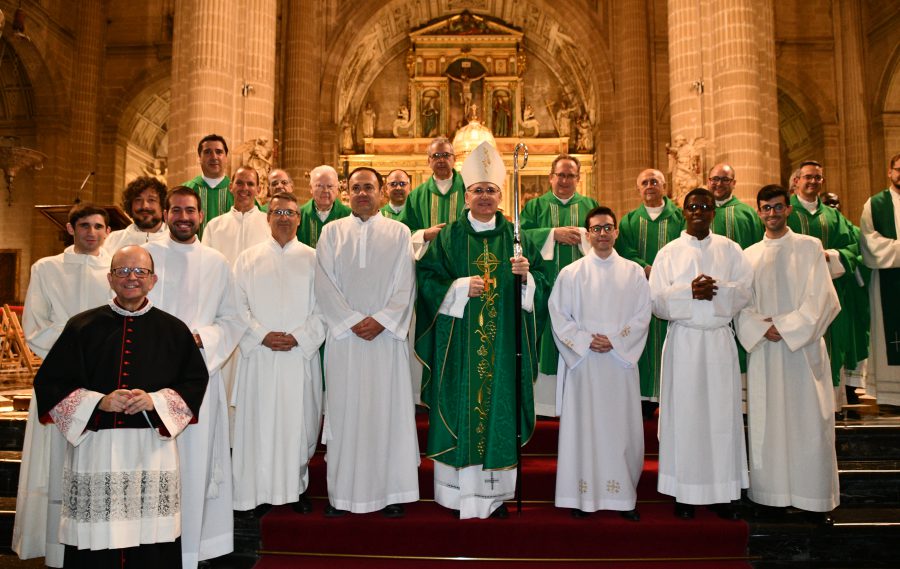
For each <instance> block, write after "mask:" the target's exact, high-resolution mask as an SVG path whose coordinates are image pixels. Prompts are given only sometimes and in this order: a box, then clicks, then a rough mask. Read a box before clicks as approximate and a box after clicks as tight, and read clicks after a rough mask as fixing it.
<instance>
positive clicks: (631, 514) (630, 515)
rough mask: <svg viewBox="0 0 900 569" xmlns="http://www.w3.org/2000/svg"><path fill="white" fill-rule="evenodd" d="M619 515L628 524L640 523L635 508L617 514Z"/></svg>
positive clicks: (639, 517) (638, 514)
mask: <svg viewBox="0 0 900 569" xmlns="http://www.w3.org/2000/svg"><path fill="white" fill-rule="evenodd" d="M619 515H620V516H622V517H623V518H625V519H626V520H628V521H629V522H639V521H641V514H640V512H638V511H637V508H635V509H633V510H628V511H627V512H619Z"/></svg>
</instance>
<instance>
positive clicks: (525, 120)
mask: <svg viewBox="0 0 900 569" xmlns="http://www.w3.org/2000/svg"><path fill="white" fill-rule="evenodd" d="M540 131H541V124H540V123H539V122H538V120H537V118H535V116H534V107H532V106H531V105H530V104H529V105H525V110H524V111H522V129H521V130H520V131H519V136H531V137H534V136H537V135H538V133H539V132H540Z"/></svg>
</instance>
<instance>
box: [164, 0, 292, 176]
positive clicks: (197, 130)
mask: <svg viewBox="0 0 900 569" xmlns="http://www.w3.org/2000/svg"><path fill="white" fill-rule="evenodd" d="M175 6H176V8H175V30H174V37H173V41H172V98H171V111H170V114H169V116H170V125H169V180H170V182H171V184H177V183H181V182H183V181H185V180H189V179H191V178H193V177H194V176H196V175H197V174H198V173H199V168H198V166H197V142H198V141H199V140H200V139H201V138H203V136H205V135H207V134H210V133H216V134H220V135H222V136H224V137H225V140H226V141H227V142H228V148H229V151H230V153H229V158H230V160H229V169H232V168H235V167H236V166H237V165H238V162H239V161H240V156H239V155H238V154H237V152H236V149H237V147H238V146H240V145H241V143H242V142H244V141H245V140H248V139H251V138H255V137H257V136H265V137H267V138H270V139H271V137H272V121H273V117H274V100H275V99H274V93H275V10H276V0H240V1H238V2H219V1H218V0H179V2H177V3H176V4H175Z"/></svg>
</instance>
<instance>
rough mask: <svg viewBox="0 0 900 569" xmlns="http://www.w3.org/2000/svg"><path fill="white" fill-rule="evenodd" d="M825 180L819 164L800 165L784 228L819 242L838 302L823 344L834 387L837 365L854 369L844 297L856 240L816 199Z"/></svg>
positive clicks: (852, 283)
mask: <svg viewBox="0 0 900 569" xmlns="http://www.w3.org/2000/svg"><path fill="white" fill-rule="evenodd" d="M824 182H825V177H824V175H823V169H822V165H821V164H819V163H818V162H814V161H807V162H803V163H801V164H800V171H799V177H798V180H797V184H796V188H797V191H796V193H794V195H792V196H791V206H792V207H793V208H794V211H793V213H791V215H790V216H789V217H788V227H790V228H791V230H792V231H794V232H795V233H802V234H804V235H812V236H813V237H817V238H818V239H819V240H820V241H821V242H822V248H823V249H825V255H826V261H827V263H828V270H829V272H830V274H831V279H832V282H833V283H834V289H835V290H836V291H837V294H838V299H839V300H840V301H841V312H840V314H838V315H837V318H835V319H834V321H833V322H832V323H831V326H829V327H828V332H827V333H826V335H825V345H826V347H827V348H828V356H829V358H830V359H831V378H832V382H833V383H834V386H835V387H837V386H838V385H840V382H841V368H843V367H846V368H847V369H854V368H855V367H856V364H857V362H856V361H850V360H852V359H853V358H854V355H853V350H852V349H848V347H849V346H851V345H852V343H853V326H852V318H853V315H852V314H849V313H848V312H847V306H846V305H847V302H848V300H847V297H848V295H849V294H851V290H852V289H851V287H856V286H859V285H858V284H857V282H856V268H857V266H858V265H859V264H860V251H859V239H858V237H857V235H858V233H857V231H856V228H855V227H854V226H853V224H852V223H850V222H849V221H848V220H847V218H846V217H844V216H843V214H841V212H839V211H838V210H836V209H834V208H830V207H828V206H826V205H824V204H823V203H822V201H821V200H820V199H819V192H821V190H822V185H823V183H824Z"/></svg>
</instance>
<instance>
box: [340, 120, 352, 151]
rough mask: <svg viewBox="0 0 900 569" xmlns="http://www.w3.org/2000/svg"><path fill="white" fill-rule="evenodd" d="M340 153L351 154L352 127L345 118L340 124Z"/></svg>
mask: <svg viewBox="0 0 900 569" xmlns="http://www.w3.org/2000/svg"><path fill="white" fill-rule="evenodd" d="M341 152H345V153H350V152H353V126H352V125H351V124H350V119H348V118H347V117H344V120H343V121H342V122H341Z"/></svg>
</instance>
